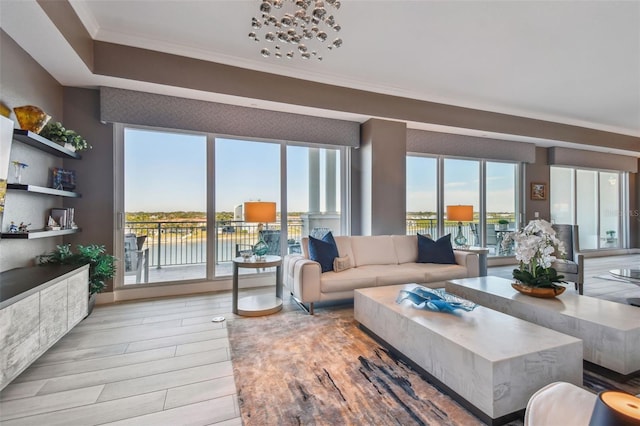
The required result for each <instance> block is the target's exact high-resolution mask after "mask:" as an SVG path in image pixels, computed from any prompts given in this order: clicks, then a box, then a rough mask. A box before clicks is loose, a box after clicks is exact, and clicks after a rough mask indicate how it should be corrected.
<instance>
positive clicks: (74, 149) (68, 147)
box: [64, 142, 76, 152]
mask: <svg viewBox="0 0 640 426" xmlns="http://www.w3.org/2000/svg"><path fill="white" fill-rule="evenodd" d="M64 147H65V148H66V149H68V150H69V151H71V152H76V147H75V146H73V144H71V143H69V142H66V143H65V144H64Z"/></svg>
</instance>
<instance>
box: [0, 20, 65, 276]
mask: <svg viewBox="0 0 640 426" xmlns="http://www.w3.org/2000/svg"><path fill="white" fill-rule="evenodd" d="M0 66H1V68H0V102H2V103H3V104H5V105H6V106H7V107H9V108H14V107H18V106H22V105H36V106H38V107H40V108H41V109H42V110H44V111H46V112H47V113H48V114H49V115H51V116H52V117H53V119H54V120H61V119H62V116H63V107H62V105H63V92H62V87H61V86H60V85H59V84H58V83H57V82H56V81H55V80H54V79H53V77H51V75H50V74H48V73H47V72H46V71H45V70H44V69H43V68H42V67H40V65H38V63H37V62H35V61H34V60H33V58H31V57H30V56H29V55H28V54H27V53H26V52H25V51H24V50H22V48H20V46H18V45H17V44H16V43H15V42H14V41H13V39H11V37H9V36H8V35H7V34H6V33H5V32H4V31H2V30H0ZM10 119H11V120H14V122H15V123H14V127H16V128H19V127H20V126H19V125H18V123H17V120H16V118H15V115H14V114H13V111H12V113H11V115H10ZM10 158H11V160H16V161H21V162H24V163H27V164H29V167H28V168H27V169H25V171H24V178H23V182H24V183H31V184H39V185H43V186H47V185H46V181H47V178H48V172H49V169H50V168H51V167H56V166H61V165H62V161H61V160H60V159H58V158H56V157H53V156H50V155H47V154H45V153H43V152H42V151H38V150H36V149H34V148H31V147H29V146H27V145H25V144H22V143H19V142H15V143H13V145H12V150H11V157H10ZM11 171H12V170H11ZM9 176H10V177H11V176H12V173H10V174H9ZM11 181H12V180H11V179H9V182H11ZM6 204H7V206H6V210H5V215H4V218H5V219H6V220H7V222H8V221H10V220H12V218H13V219H16V220H17V221H22V220H24V221H25V222H26V223H31V224H32V225H31V227H30V228H31V229H36V228H42V227H43V226H44V220H45V216H46V214H47V213H46V212H48V210H49V209H50V208H52V207H60V206H61V205H62V200H60V199H59V198H57V197H45V196H39V195H34V194H20V193H15V192H9V193H8V194H7V199H6ZM6 228H7V226H6V225H5V226H4V229H3V231H6ZM60 243H62V238H59V237H58V238H42V239H35V240H0V271H6V270H9V269H13V268H18V267H23V266H29V265H32V264H34V263H35V258H36V256H38V255H40V254H44V253H46V252H48V251H51V250H53V249H54V248H55V246H56V244H60Z"/></svg>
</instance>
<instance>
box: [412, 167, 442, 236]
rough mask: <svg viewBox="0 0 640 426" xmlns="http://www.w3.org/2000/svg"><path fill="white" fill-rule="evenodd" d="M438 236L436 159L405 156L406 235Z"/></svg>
mask: <svg viewBox="0 0 640 426" xmlns="http://www.w3.org/2000/svg"><path fill="white" fill-rule="evenodd" d="M416 233H420V234H423V235H431V236H432V237H437V236H438V159H437V158H434V157H422V156H420V157H419V156H407V234H409V235H411V234H416Z"/></svg>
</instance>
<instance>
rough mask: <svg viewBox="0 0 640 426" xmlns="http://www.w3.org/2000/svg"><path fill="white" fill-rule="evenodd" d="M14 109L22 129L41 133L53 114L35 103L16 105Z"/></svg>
mask: <svg viewBox="0 0 640 426" xmlns="http://www.w3.org/2000/svg"><path fill="white" fill-rule="evenodd" d="M13 111H14V112H15V113H16V118H17V119H18V123H19V124H20V128H21V129H22V130H29V131H32V132H33V133H40V131H42V129H43V128H44V126H46V124H47V123H48V122H49V120H51V116H50V115H48V114H47V113H46V112H44V111H43V110H41V109H40V108H38V107H37V106H33V105H25V106H20V107H15V108H14V109H13Z"/></svg>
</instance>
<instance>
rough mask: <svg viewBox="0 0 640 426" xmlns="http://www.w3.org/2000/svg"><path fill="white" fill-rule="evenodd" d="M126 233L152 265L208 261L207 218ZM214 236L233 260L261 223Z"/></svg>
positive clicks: (224, 227) (294, 232) (432, 223)
mask: <svg viewBox="0 0 640 426" xmlns="http://www.w3.org/2000/svg"><path fill="white" fill-rule="evenodd" d="M497 221H498V220H497V219H495V220H488V221H487V227H488V228H489V227H492V228H491V229H493V226H494V225H495V224H496V223H497ZM512 223H513V222H512ZM406 225H407V234H408V235H415V234H416V233H420V234H423V235H426V234H429V235H432V236H437V234H438V232H437V220H436V219H435V218H415V217H413V218H407V222H406ZM512 227H513V226H512ZM268 229H273V230H279V229H280V227H279V226H276V225H269V226H268ZM302 229H303V226H302V221H301V220H298V219H293V220H289V223H288V226H287V232H288V239H289V240H288V245H289V247H290V248H291V247H295V246H297V244H299V242H300V239H301V237H302ZM462 232H463V235H464V236H465V237H466V238H467V241H468V243H469V244H470V245H475V244H478V242H477V241H476V235H475V234H474V233H473V230H472V228H471V227H470V226H469V225H468V224H465V225H464V226H463V227H462ZM125 233H133V234H135V235H136V236H143V235H144V236H146V237H147V238H146V241H145V243H144V244H145V246H144V248H148V249H149V266H150V267H152V268H162V267H163V266H172V265H195V264H204V263H206V259H207V250H206V246H207V236H208V233H207V224H206V221H204V220H193V221H140V222H138V221H136V222H127V223H126V229H125ZM448 233H450V234H452V236H454V237H455V235H457V233H458V225H457V222H445V234H448ZM215 235H216V263H221V262H230V261H231V259H233V258H234V257H236V250H237V249H238V248H240V249H244V248H248V247H249V246H251V245H253V244H255V243H256V241H257V240H258V225H257V224H249V223H246V222H244V221H233V220H230V221H221V222H216V229H215ZM488 236H489V235H488ZM491 237H492V239H488V240H487V246H488V247H489V248H490V249H492V251H493V252H494V253H492V254H493V255H505V254H509V253H505V252H502V251H501V250H500V248H499V244H500V242H499V237H496V234H491Z"/></svg>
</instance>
